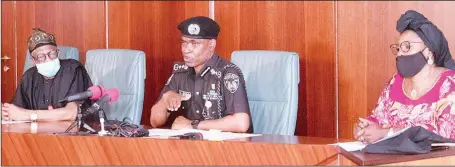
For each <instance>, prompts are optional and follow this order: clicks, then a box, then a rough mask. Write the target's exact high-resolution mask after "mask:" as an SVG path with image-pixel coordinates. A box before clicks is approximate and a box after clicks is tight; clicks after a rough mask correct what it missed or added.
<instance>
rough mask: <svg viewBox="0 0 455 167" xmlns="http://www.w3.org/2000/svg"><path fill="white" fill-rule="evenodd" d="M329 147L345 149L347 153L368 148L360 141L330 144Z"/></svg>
mask: <svg viewBox="0 0 455 167" xmlns="http://www.w3.org/2000/svg"><path fill="white" fill-rule="evenodd" d="M329 145H336V146H338V147H341V148H343V149H344V150H346V151H357V150H361V149H363V148H365V147H366V146H367V145H366V144H363V143H362V142H360V141H354V142H344V143H335V144H329Z"/></svg>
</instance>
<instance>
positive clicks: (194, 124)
mask: <svg viewBox="0 0 455 167" xmlns="http://www.w3.org/2000/svg"><path fill="white" fill-rule="evenodd" d="M199 122H200V121H199V120H197V119H196V120H192V121H191V126H192V127H193V129H197V126H199Z"/></svg>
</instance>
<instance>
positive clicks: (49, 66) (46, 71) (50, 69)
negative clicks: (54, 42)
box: [36, 58, 60, 78]
mask: <svg viewBox="0 0 455 167" xmlns="http://www.w3.org/2000/svg"><path fill="white" fill-rule="evenodd" d="M36 68H37V69H38V73H40V74H41V75H43V76H45V77H49V78H50V77H54V76H55V74H57V72H58V70H60V60H59V59H58V58H56V59H54V60H52V61H49V62H45V63H40V64H36Z"/></svg>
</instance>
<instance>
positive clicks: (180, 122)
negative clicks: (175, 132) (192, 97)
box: [171, 116, 193, 129]
mask: <svg viewBox="0 0 455 167" xmlns="http://www.w3.org/2000/svg"><path fill="white" fill-rule="evenodd" d="M192 128H193V127H192V126H191V120H189V119H186V118H185V117H183V116H179V117H177V118H175V120H174V123H172V128H171V129H192Z"/></svg>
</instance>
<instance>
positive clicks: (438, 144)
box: [431, 143, 455, 147]
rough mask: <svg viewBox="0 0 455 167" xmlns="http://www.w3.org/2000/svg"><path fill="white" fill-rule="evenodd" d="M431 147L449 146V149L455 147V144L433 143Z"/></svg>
mask: <svg viewBox="0 0 455 167" xmlns="http://www.w3.org/2000/svg"><path fill="white" fill-rule="evenodd" d="M431 146H433V147H437V146H448V147H455V143H432V144H431Z"/></svg>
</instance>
